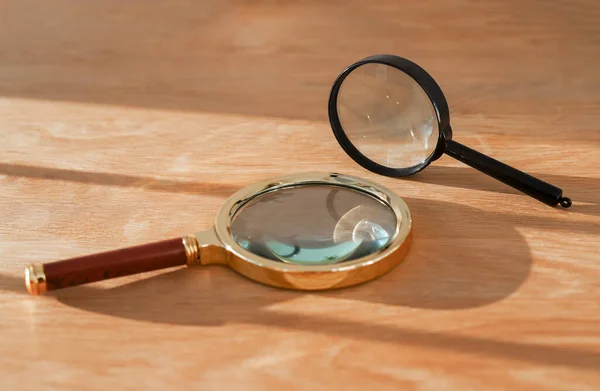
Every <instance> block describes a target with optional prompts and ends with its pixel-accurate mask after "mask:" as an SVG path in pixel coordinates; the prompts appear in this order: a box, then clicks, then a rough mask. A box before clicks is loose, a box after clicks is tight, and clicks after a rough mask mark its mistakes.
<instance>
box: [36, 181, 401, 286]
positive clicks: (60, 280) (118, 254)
mask: <svg viewBox="0 0 600 391" xmlns="http://www.w3.org/2000/svg"><path fill="white" fill-rule="evenodd" d="M411 225H412V220H411V215H410V212H409V209H408V207H407V205H406V204H405V202H404V201H403V200H402V199H401V198H400V197H399V196H398V195H396V194H395V193H394V192H392V191H391V190H389V189H387V188H385V187H383V186H380V185H378V184H376V183H373V182H370V181H367V180H364V179H361V178H356V177H352V176H347V175H341V174H335V173H305V174H297V175H288V176H282V177H278V178H274V179H270V180H267V181H263V182H259V183H255V184H253V185H251V186H248V187H246V188H244V189H242V190H240V191H238V192H237V193H235V194H234V195H232V196H231V197H230V198H229V199H228V200H227V201H226V202H225V204H224V205H223V206H222V207H221V209H220V211H219V212H218V214H217V218H216V222H215V226H214V227H213V228H212V229H209V230H207V231H204V232H200V233H197V234H195V235H189V236H183V237H180V238H175V239H170V240H165V241H161V242H155V243H150V244H145V245H141V246H135V247H130V248H125V249H120V250H114V251H109V252H103V253H99V254H93V255H87V256H83V257H78V258H72V259H68V260H63V261H57V262H52V263H46V264H41V263H33V264H31V265H29V266H27V268H26V269H25V285H26V287H27V290H28V291H29V293H30V294H32V295H39V294H42V293H44V292H46V291H52V290H56V289H61V288H66V287H71V286H76V285H81V284H86V283H90V282H94V281H100V280H106V279H110V278H115V277H120V276H125V275H131V274H136V273H143V272H147V271H150V270H158V269H163V268H169V267H175V266H184V265H187V266H200V265H209V264H222V265H227V266H229V267H231V268H232V269H234V270H235V271H237V272H238V273H240V274H242V275H244V276H246V277H248V278H250V279H252V280H255V281H258V282H260V283H263V284H267V285H271V286H276V287H280V288H290V289H299V290H323V289H332V288H341V287H346V286H350V285H355V284H359V283H362V282H365V281H368V280H371V279H373V278H376V277H378V276H380V275H382V274H384V273H386V272H387V271H389V270H391V269H392V268H393V267H394V266H396V265H397V264H398V263H399V262H401V261H402V260H403V259H404V257H405V255H406V253H407V251H408V248H409V246H410V233H411Z"/></svg>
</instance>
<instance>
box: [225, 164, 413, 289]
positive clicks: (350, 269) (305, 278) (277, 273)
mask: <svg viewBox="0 0 600 391" xmlns="http://www.w3.org/2000/svg"><path fill="white" fill-rule="evenodd" d="M310 184H323V185H335V186H342V187H348V188H351V189H354V190H358V191H361V192H364V193H367V194H369V195H371V196H373V197H375V198H377V199H379V200H380V201H382V202H383V203H385V204H386V205H388V206H389V207H390V208H391V209H392V210H393V212H394V213H395V214H396V217H397V219H398V225H397V228H396V232H395V234H394V236H393V238H392V240H391V241H390V243H389V244H388V245H387V246H386V247H385V248H382V249H380V250H379V251H377V252H375V253H373V254H370V255H368V256H365V257H362V258H359V259H355V260H352V261H348V262H343V263H339V264H333V265H294V264H289V263H283V262H278V261H274V260H270V259H266V258H263V257H259V256H257V255H255V254H253V253H251V252H249V251H248V250H246V249H244V248H242V247H241V246H240V245H238V244H237V243H236V242H235V240H234V239H233V237H232V236H231V230H230V229H231V220H232V218H233V216H234V215H235V213H236V212H237V210H239V208H240V207H241V206H243V205H244V204H246V203H247V202H248V201H250V200H252V199H254V198H255V197H257V196H260V195H262V194H265V193H267V192H270V191H274V190H278V189H281V188H285V187H295V186H302V185H310ZM411 229H412V217H411V214H410V211H409V209H408V206H407V205H406V203H405V202H404V200H402V198H400V197H399V196H398V195H397V194H395V193H394V192H393V191H392V190H390V189H388V188H386V187H384V186H381V185H379V184H377V183H374V182H371V181H368V180H365V179H362V178H358V177H354V176H349V175H343V174H336V173H323V172H309V173H302V174H294V175H286V176H281V177H277V178H273V179H270V180H266V181H262V182H258V183H255V184H252V185H250V186H248V187H246V188H244V189H242V190H240V191H238V192H237V193H235V194H233V195H232V196H231V197H230V198H229V199H228V200H227V201H226V202H225V204H224V205H223V206H222V207H221V209H220V210H219V212H218V214H217V218H216V223H215V231H216V234H217V236H218V238H219V241H220V242H221V243H222V244H223V246H224V247H225V249H226V250H227V251H228V252H229V254H230V256H229V257H228V258H229V259H228V262H227V263H228V265H229V266H230V267H231V268H233V269H234V270H236V271H237V272H239V273H241V274H243V275H245V276H246V277H249V278H251V279H253V280H256V281H259V282H262V283H265V284H268V285H273V286H278V287H282V288H292V289H306V290H320V289H331V288H337V287H344V286H350V285H355V284H359V283H361V282H364V281H368V280H371V279H373V278H375V277H378V276H380V275H382V274H384V273H386V272H388V271H389V270H391V269H392V268H394V267H395V266H396V265H397V264H398V263H400V262H401V261H402V260H403V259H404V257H405V255H406V253H407V252H408V248H409V247H410V242H411V240H410V239H411V238H410V236H411Z"/></svg>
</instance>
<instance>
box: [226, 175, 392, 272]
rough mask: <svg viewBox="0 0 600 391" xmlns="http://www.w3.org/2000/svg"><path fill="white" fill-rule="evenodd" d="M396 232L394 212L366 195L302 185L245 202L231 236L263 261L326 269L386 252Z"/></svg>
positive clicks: (232, 225)
mask: <svg viewBox="0 0 600 391" xmlns="http://www.w3.org/2000/svg"><path fill="white" fill-rule="evenodd" d="M396 226H397V220H396V215H395V214H394V212H393V211H392V210H391V209H390V208H389V207H388V206H387V205H385V204H383V203H382V202H380V201H379V200H378V199H376V198H374V197H372V196H370V195H368V194H366V193H363V192H361V191H357V190H353V189H350V188H347V187H341V186H332V185H302V186H296V187H288V188H282V189H280V190H276V191H272V192H270V193H266V194H263V195H261V196H258V197H256V198H255V199H253V200H251V201H249V202H248V203H247V204H246V205H244V206H242V208H240V210H239V211H238V212H237V213H236V214H235V216H234V217H233V220H232V222H231V235H232V236H233V238H234V240H235V241H236V242H237V243H238V244H239V245H240V246H242V247H243V248H245V249H246V250H249V251H251V252H252V253H254V254H256V255H260V256H261V257H265V258H269V259H273V260H278V261H282V262H287V263H295V264H302V265H326V264H333V263H338V262H343V261H349V260H352V259H356V258H360V257H363V256H365V255H368V254H371V253H373V252H375V251H377V250H379V249H382V248H384V247H385V246H386V245H387V244H388V243H389V242H390V240H391V239H392V238H393V236H394V233H395V232H396Z"/></svg>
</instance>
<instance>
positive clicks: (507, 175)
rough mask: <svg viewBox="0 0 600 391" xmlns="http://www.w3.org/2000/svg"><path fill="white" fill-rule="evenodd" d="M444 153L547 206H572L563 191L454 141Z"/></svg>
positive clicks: (449, 143) (448, 143)
mask: <svg viewBox="0 0 600 391" xmlns="http://www.w3.org/2000/svg"><path fill="white" fill-rule="evenodd" d="M444 152H445V153H447V154H448V155H450V156H452V157H453V158H455V159H456V160H460V161H461V162H463V163H465V164H468V165H469V166H471V167H473V168H474V169H476V170H479V171H481V172H483V173H485V174H488V175H489V176H491V177H493V178H496V179H497V180H499V181H500V182H503V183H506V184H507V185H509V186H512V187H514V188H515V189H517V190H519V191H522V192H523V193H525V194H527V195H529V196H531V197H533V198H535V199H536V200H539V201H541V202H543V203H544V204H546V205H550V206H556V205H557V204H559V203H560V205H561V206H562V207H564V208H568V207H570V206H571V199H569V198H567V197H563V196H562V190H561V189H559V188H558V187H556V186H552V185H551V184H549V183H546V182H544V181H542V180H539V179H537V178H535V177H532V176H531V175H529V174H526V173H524V172H523V171H519V170H517V169H516V168H513V167H511V166H509V165H506V164H504V163H502V162H499V161H498V160H496V159H492V158H491V157H489V156H486V155H484V154H483V153H480V152H477V151H475V150H474V149H471V148H469V147H467V146H465V145H462V144H461V143H457V142H456V141H454V140H446V150H445V151H444Z"/></svg>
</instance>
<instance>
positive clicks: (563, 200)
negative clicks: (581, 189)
mask: <svg viewBox="0 0 600 391" xmlns="http://www.w3.org/2000/svg"><path fill="white" fill-rule="evenodd" d="M558 202H559V203H560V206H562V207H563V208H569V207H570V206H571V205H573V201H571V199H570V198H569V197H561V198H560V200H558Z"/></svg>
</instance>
